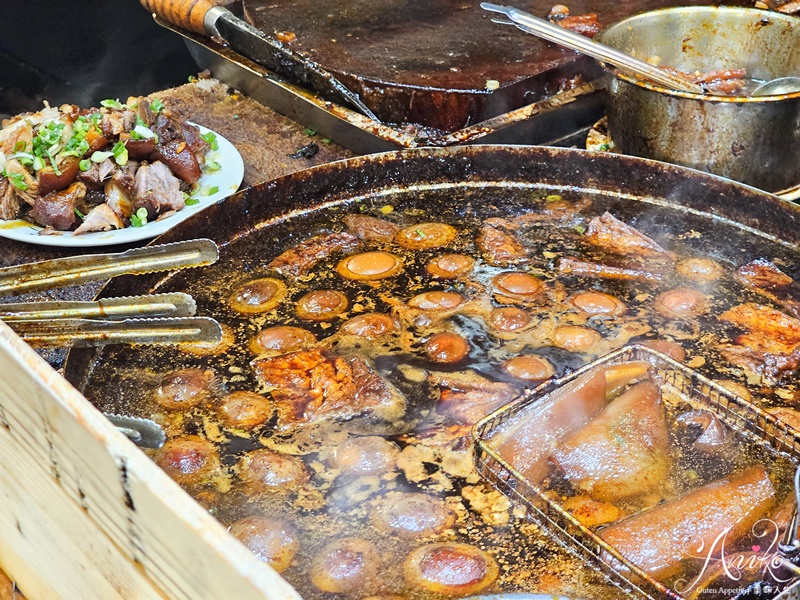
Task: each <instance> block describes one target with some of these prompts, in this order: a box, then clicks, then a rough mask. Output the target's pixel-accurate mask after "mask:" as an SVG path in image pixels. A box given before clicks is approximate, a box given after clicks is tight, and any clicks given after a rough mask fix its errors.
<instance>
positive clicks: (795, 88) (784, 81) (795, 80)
mask: <svg viewBox="0 0 800 600" xmlns="http://www.w3.org/2000/svg"><path fill="white" fill-rule="evenodd" d="M794 92H800V77H778V78H777V79H773V80H772V81H767V82H766V83H762V84H761V85H760V86H758V87H757V88H756V89H754V90H753V93H752V94H750V95H751V96H780V95H783V94H793V93H794Z"/></svg>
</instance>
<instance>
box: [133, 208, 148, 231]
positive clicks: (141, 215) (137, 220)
mask: <svg viewBox="0 0 800 600" xmlns="http://www.w3.org/2000/svg"><path fill="white" fill-rule="evenodd" d="M143 225H147V209H146V208H145V207H144V206H143V207H141V208H140V209H139V210H137V211H136V212H135V213H134V214H132V215H131V227H142V226H143Z"/></svg>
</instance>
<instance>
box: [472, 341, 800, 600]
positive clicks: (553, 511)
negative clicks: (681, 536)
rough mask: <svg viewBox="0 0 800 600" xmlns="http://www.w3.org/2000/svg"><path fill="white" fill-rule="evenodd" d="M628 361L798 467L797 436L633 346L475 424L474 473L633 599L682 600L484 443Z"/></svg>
mask: <svg viewBox="0 0 800 600" xmlns="http://www.w3.org/2000/svg"><path fill="white" fill-rule="evenodd" d="M629 361H647V362H649V363H650V364H652V365H653V367H654V369H655V373H656V376H657V377H658V379H659V380H660V381H661V382H662V385H663V386H668V387H671V388H674V391H677V393H679V394H680V395H682V396H684V397H685V398H687V399H689V400H691V401H692V402H693V403H695V404H698V405H701V406H702V407H703V408H705V409H707V410H709V411H710V412H713V413H714V414H715V415H716V416H717V417H718V418H719V419H720V420H722V421H723V422H724V423H726V424H727V425H728V426H730V427H731V428H732V429H734V430H736V431H738V432H740V433H744V434H745V435H747V437H748V438H749V441H752V442H753V443H760V444H763V445H766V446H767V447H768V448H770V449H771V450H774V451H776V452H780V453H783V454H785V455H788V456H789V457H790V458H792V459H794V460H795V461H797V462H800V434H797V433H795V432H794V431H793V430H792V429H791V428H790V427H789V426H788V425H786V424H784V423H783V422H781V421H779V420H778V419H776V418H775V417H773V416H772V415H770V414H768V413H765V412H764V411H762V410H760V409H759V408H757V407H756V406H754V405H752V404H751V403H749V402H747V401H745V400H743V399H742V398H740V397H739V396H737V395H736V394H734V393H732V392H730V391H729V390H727V389H725V388H723V387H721V386H719V385H717V384H716V383H714V382H713V381H711V380H710V379H707V378H706V377H703V376H702V375H700V374H698V373H697V372H695V371H693V370H692V369H689V368H688V367H686V366H684V365H682V364H681V363H679V362H677V361H674V360H672V359H671V358H669V357H667V356H665V355H663V354H661V353H659V352H655V351H653V350H650V349H649V348H645V347H643V346H636V345H634V346H628V347H625V348H622V349H620V350H617V351H616V352H612V353H611V354H608V355H606V356H605V357H603V358H600V359H598V360H595V361H593V362H592V363H589V364H588V365H586V366H584V367H582V368H581V369H578V370H577V371H575V372H574V373H572V374H570V375H568V376H566V377H562V378H559V379H553V380H550V381H548V382H546V383H544V384H542V385H541V386H539V387H538V388H536V389H534V390H532V391H531V392H529V393H528V394H526V395H524V396H523V397H522V398H520V399H519V400H517V401H515V402H512V403H511V404H507V405H506V406H504V407H503V408H501V409H499V410H497V411H495V412H494V413H492V414H491V415H489V416H487V417H485V418H484V419H482V420H481V421H479V422H478V423H476V424H475V426H474V427H473V429H472V436H473V439H474V440H475V451H476V452H475V460H476V463H477V466H478V471H479V472H480V474H481V475H482V476H483V477H484V478H485V479H486V480H487V481H489V482H490V483H491V484H492V485H493V486H494V487H495V488H497V489H498V490H499V491H500V492H501V493H503V494H505V495H506V496H508V497H509V498H510V499H511V500H512V501H513V502H514V503H515V504H516V505H517V506H518V507H520V508H522V509H523V510H524V511H525V513H526V516H527V517H529V518H531V519H533V520H535V521H537V522H539V523H540V524H542V525H543V526H544V528H545V529H546V530H547V531H549V532H550V533H551V534H552V536H553V537H554V538H555V539H556V541H558V542H559V543H560V544H561V545H562V546H564V547H565V548H566V549H567V550H569V551H571V552H572V553H573V554H575V555H576V556H578V557H580V558H581V559H583V560H584V561H585V562H586V563H588V564H589V565H590V566H591V567H593V568H596V569H597V570H599V571H600V572H601V573H603V574H604V575H605V576H606V577H607V578H608V580H609V581H610V582H611V583H613V584H614V585H616V586H617V587H619V588H620V589H622V590H624V591H626V592H627V593H629V594H631V595H632V596H633V597H636V598H642V599H646V600H656V599H662V598H667V599H670V600H682V599H683V596H681V595H680V594H678V593H677V592H675V591H674V590H672V589H670V588H668V587H667V586H665V585H664V584H662V583H661V582H659V581H657V580H656V579H654V578H653V577H651V576H650V575H648V574H647V573H645V572H644V571H643V570H642V569H640V568H639V567H637V566H636V565H634V564H633V563H631V562H630V561H629V560H628V559H626V558H625V557H624V556H622V555H621V554H620V553H619V552H618V551H617V550H616V549H615V548H614V547H613V546H611V545H609V544H608V543H606V542H605V541H604V540H603V539H602V538H601V537H600V536H598V535H597V534H596V533H594V532H593V531H591V530H590V529H589V528H587V527H585V526H583V525H582V524H581V523H580V522H579V521H578V520H577V519H576V518H575V517H573V516H572V515H571V514H570V513H568V512H567V511H566V510H564V509H563V508H562V507H561V506H560V505H559V504H558V503H556V502H554V501H553V500H552V499H551V498H550V497H549V496H548V495H547V494H545V491H544V490H542V489H540V488H539V487H538V486H535V485H533V484H531V483H529V482H528V481H526V480H525V478H524V477H523V476H522V475H521V474H520V473H519V472H518V471H516V470H515V469H514V468H513V467H512V466H511V465H510V464H508V462H507V461H506V460H505V459H503V458H502V457H501V456H500V455H499V454H498V453H497V452H496V451H494V450H493V449H492V448H491V447H490V446H489V444H488V443H487V442H486V440H487V439H488V437H489V435H490V434H491V432H492V431H493V430H494V429H495V428H496V427H497V426H499V425H501V424H502V423H504V422H506V421H508V420H509V419H511V418H512V417H514V416H515V415H517V414H519V413H520V411H522V410H524V409H525V408H527V407H528V406H530V405H531V404H533V403H536V402H538V401H540V400H541V399H543V398H544V397H546V396H547V395H549V394H550V393H552V392H554V391H555V390H557V389H559V388H560V387H561V386H563V385H565V384H567V383H569V382H571V381H574V380H575V379H577V378H578V377H580V376H581V375H583V374H584V373H586V372H587V371H590V370H592V369H594V368H595V367H598V366H600V365H611V364H618V363H623V362H629ZM748 434H749V435H748ZM615 562H618V563H619V564H622V565H624V567H625V568H627V569H628V571H629V573H627V574H623V573H622V572H621V571H620V570H619V569H618V568H617V567H615V565H614V563H615Z"/></svg>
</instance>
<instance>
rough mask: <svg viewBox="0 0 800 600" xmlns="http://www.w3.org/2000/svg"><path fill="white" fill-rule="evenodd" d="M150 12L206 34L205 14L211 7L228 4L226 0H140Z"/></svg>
mask: <svg viewBox="0 0 800 600" xmlns="http://www.w3.org/2000/svg"><path fill="white" fill-rule="evenodd" d="M140 1H141V3H142V6H144V7H145V8H146V9H147V10H149V11H150V12H151V13H155V14H156V15H158V16H159V17H161V18H162V19H164V20H165V21H169V22H170V23H172V24H173V25H177V26H178V27H183V28H184V29H188V30H189V31H193V32H195V33H201V34H203V35H207V34H208V33H209V32H208V30H207V27H206V25H205V21H206V15H208V13H209V11H211V9H213V8H215V7H217V6H219V5H222V4H228V3H229V2H227V1H226V0H140Z"/></svg>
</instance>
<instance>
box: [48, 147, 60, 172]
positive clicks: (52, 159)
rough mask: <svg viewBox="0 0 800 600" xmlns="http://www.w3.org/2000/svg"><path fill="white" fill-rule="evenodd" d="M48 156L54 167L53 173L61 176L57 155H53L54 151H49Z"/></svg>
mask: <svg viewBox="0 0 800 600" xmlns="http://www.w3.org/2000/svg"><path fill="white" fill-rule="evenodd" d="M47 158H49V159H50V166H52V167H53V173H55V174H56V177H61V169H59V168H58V165H57V164H56V157H55V156H53V153H52V152H47Z"/></svg>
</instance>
